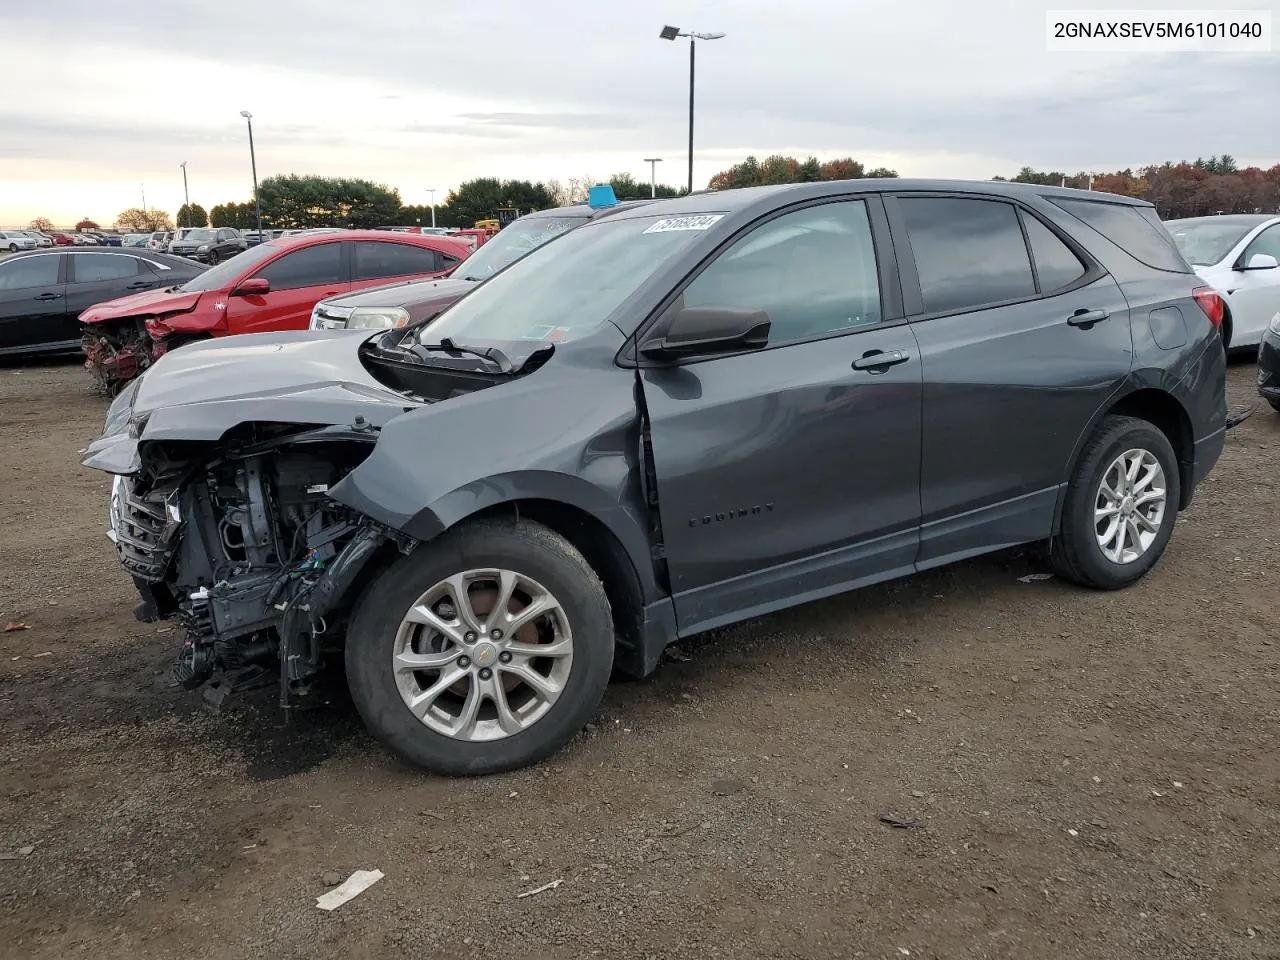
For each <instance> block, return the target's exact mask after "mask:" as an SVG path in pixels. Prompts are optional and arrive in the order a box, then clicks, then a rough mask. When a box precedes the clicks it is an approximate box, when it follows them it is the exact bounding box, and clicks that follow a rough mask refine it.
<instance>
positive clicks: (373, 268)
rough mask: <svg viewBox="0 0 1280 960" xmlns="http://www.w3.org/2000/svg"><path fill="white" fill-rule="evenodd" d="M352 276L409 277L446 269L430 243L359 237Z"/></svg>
mask: <svg viewBox="0 0 1280 960" xmlns="http://www.w3.org/2000/svg"><path fill="white" fill-rule="evenodd" d="M352 246H353V247H354V250H355V260H354V263H353V265H352V271H351V272H352V276H351V279H352V280H376V279H379V278H381V277H406V276H412V275H417V274H424V273H436V272H438V271H440V270H443V269H445V268H444V267H443V266H442V265H441V263H440V255H439V254H438V253H436V251H434V250H432V249H430V248H428V247H418V246H414V245H412V244H408V243H393V242H390V241H382V240H357V241H356V242H355V243H354V244H352Z"/></svg>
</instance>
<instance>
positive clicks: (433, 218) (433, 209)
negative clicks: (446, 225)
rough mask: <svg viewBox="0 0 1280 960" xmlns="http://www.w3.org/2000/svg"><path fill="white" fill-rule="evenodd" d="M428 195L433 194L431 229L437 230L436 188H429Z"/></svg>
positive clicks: (427, 189)
mask: <svg viewBox="0 0 1280 960" xmlns="http://www.w3.org/2000/svg"><path fill="white" fill-rule="evenodd" d="M426 191H427V193H429V194H431V229H432V230H434V229H435V228H436V191H435V187H427V188H426Z"/></svg>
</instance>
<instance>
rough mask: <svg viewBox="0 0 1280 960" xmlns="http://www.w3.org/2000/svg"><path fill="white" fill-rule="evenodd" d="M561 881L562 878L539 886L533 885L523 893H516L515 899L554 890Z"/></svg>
mask: <svg viewBox="0 0 1280 960" xmlns="http://www.w3.org/2000/svg"><path fill="white" fill-rule="evenodd" d="M562 883H564V881H563V880H552V881H551V882H550V883H544V884H543V885H542V886H540V887H534V888H533V889H532V890H526V891H525V892H524V893H518V894H516V899H517V900H523V899H524V898H525V897H533V896H537V895H538V894H539V893H546V892H547V891H548V890H554V889H555V888H556V887H558V886H560V884H562Z"/></svg>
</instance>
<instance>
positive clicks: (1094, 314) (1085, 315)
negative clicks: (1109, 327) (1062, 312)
mask: <svg viewBox="0 0 1280 960" xmlns="http://www.w3.org/2000/svg"><path fill="white" fill-rule="evenodd" d="M1109 316H1111V314H1110V313H1108V312H1107V311H1106V310H1084V309H1080V310H1077V311H1076V312H1075V313H1073V314H1072V315H1071V316H1069V317H1067V323H1069V324H1071V326H1073V327H1092V326H1093V325H1094V324H1095V323H1098V322H1100V321H1102V320H1105V319H1107V317H1109Z"/></svg>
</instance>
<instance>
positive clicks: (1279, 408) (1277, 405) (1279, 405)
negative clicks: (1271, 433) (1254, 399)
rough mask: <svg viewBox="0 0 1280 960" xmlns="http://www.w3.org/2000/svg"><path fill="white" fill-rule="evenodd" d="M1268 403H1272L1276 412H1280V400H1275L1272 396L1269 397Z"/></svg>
mask: <svg viewBox="0 0 1280 960" xmlns="http://www.w3.org/2000/svg"><path fill="white" fill-rule="evenodd" d="M1267 403H1269V404H1271V409H1272V410H1274V411H1275V412H1276V413H1280V400H1274V399H1272V398H1271V397H1267Z"/></svg>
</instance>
